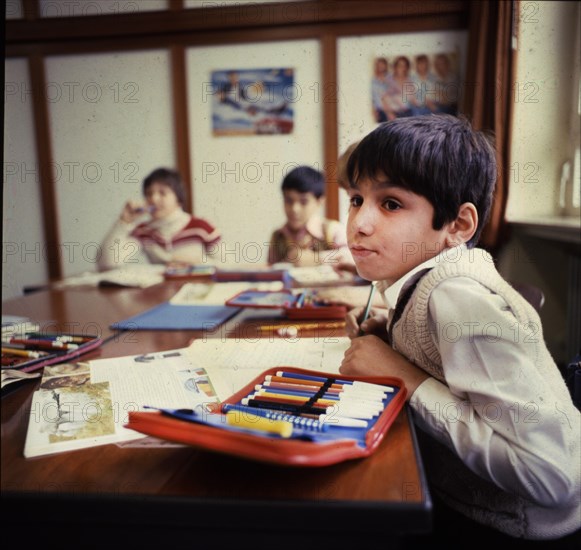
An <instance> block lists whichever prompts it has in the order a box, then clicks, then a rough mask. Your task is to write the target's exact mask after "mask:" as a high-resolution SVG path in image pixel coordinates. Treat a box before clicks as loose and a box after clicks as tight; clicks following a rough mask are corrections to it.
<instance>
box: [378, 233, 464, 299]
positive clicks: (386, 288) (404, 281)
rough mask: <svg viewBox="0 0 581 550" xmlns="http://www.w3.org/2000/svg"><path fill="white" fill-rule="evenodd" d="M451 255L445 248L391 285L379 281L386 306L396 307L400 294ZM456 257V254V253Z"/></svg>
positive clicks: (379, 287) (379, 288) (461, 246)
mask: <svg viewBox="0 0 581 550" xmlns="http://www.w3.org/2000/svg"><path fill="white" fill-rule="evenodd" d="M460 248H461V249H466V245H464V244H463V245H460ZM459 252H460V253H462V252H464V250H460V251H459ZM448 256H449V252H448V249H445V250H443V251H442V252H440V253H439V254H438V255H436V256H434V257H433V258H430V259H429V260H426V261H425V262H422V263H421V264H419V265H417V266H416V267H414V268H413V269H412V270H411V271H408V272H407V273H406V274H405V275H404V276H403V277H401V279H398V280H397V281H396V282H395V283H393V284H392V285H390V284H389V283H388V282H387V281H385V280H382V281H377V283H376V286H377V290H378V291H379V293H380V294H381V297H382V298H383V303H384V304H385V307H386V308H387V309H389V310H392V309H394V308H395V306H396V304H397V301H398V299H399V296H400V294H401V293H402V292H403V291H404V290H406V289H407V288H409V287H410V286H411V285H413V284H414V283H415V282H416V281H417V280H418V279H419V278H420V277H421V276H422V275H424V273H426V272H427V271H429V270H430V269H432V267H434V266H436V265H437V264H438V263H443V262H445V261H446V259H447V257H448ZM454 256H455V257H456V255H454Z"/></svg>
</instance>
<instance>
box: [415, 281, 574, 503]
mask: <svg viewBox="0 0 581 550" xmlns="http://www.w3.org/2000/svg"><path fill="white" fill-rule="evenodd" d="M533 315H534V314H533ZM429 322H430V331H431V334H432V337H433V339H434V342H435V343H436V345H437V348H438V351H439V354H440V356H441V359H442V365H443V370H444V375H445V378H446V383H447V385H446V384H443V383H440V382H438V381H437V380H435V379H430V380H428V381H426V382H425V384H422V385H421V386H420V387H418V389H417V391H416V392H415V394H414V395H412V398H411V400H410V404H411V406H412V408H413V409H414V411H415V412H416V413H417V414H416V417H417V420H418V423H419V425H420V426H421V427H422V428H423V429H424V430H426V431H428V433H430V434H431V435H432V436H433V437H435V438H436V439H437V440H439V441H440V442H442V443H444V444H446V445H447V446H448V447H450V448H451V449H452V450H454V451H455V452H456V454H458V456H459V457H460V458H461V459H462V460H463V462H464V463H465V464H466V465H467V466H468V467H469V468H470V469H472V470H473V471H474V472H476V473H477V474H478V475H480V476H481V477H483V478H485V479H488V480H489V481H491V482H493V483H495V484H496V485H498V486H499V487H501V488H502V489H504V490H506V491H507V492H510V493H513V494H519V495H521V496H523V497H524V498H527V499H529V500H531V501H534V502H536V503H538V504H540V505H543V506H550V507H558V506H566V505H571V503H572V502H573V501H574V499H575V498H578V495H579V490H580V488H579V469H580V459H579V433H580V415H579V411H577V409H575V407H574V406H573V405H572V402H571V399H570V397H569V395H568V392H567V389H566V387H565V385H564V383H563V381H562V378H561V375H560V373H559V371H558V368H557V366H556V365H555V364H554V362H553V361H552V359H551V358H550V355H549V354H548V352H546V350H544V343H543V341H542V331H541V330H540V320H538V316H537V317H536V321H535V323H538V325H536V326H531V325H532V324H531V323H529V324H528V325H527V324H526V323H525V324H523V323H519V321H518V320H517V318H516V317H515V315H514V314H513V312H512V311H511V310H510V308H509V306H508V304H507V303H506V301H505V300H504V299H503V298H502V297H500V296H499V295H497V294H493V293H491V292H489V291H488V290H487V289H486V288H484V287H483V286H482V285H480V284H479V283H477V282H476V281H474V280H471V279H467V278H456V279H455V280H454V281H451V280H448V281H445V282H443V283H441V284H440V285H439V286H438V287H437V288H436V289H435V290H434V291H433V292H432V294H431V297H430V302H429ZM531 329H536V330H537V332H535V330H531ZM537 340H538V341H537ZM539 349H540V350H541V353H540V354H539V355H538V357H537V351H538V350H539ZM543 360H544V361H545V364H543V365H540V366H539V365H538V364H536V363H535V362H536V361H537V362H538V361H543Z"/></svg>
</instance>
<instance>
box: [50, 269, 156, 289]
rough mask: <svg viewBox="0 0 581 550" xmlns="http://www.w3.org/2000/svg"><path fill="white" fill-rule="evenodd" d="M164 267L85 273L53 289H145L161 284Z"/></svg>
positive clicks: (56, 285)
mask: <svg viewBox="0 0 581 550" xmlns="http://www.w3.org/2000/svg"><path fill="white" fill-rule="evenodd" d="M164 269H165V267H164V266H163V265H161V264H159V265H156V264H151V265H138V264H136V265H132V266H123V267H120V268H118V269H111V270H109V271H101V272H86V273H82V274H80V275H74V276H72V277H67V278H66V279H63V280H62V281H58V282H57V283H54V287H55V288H69V287H82V286H89V287H95V286H120V287H130V288H147V287H149V286H153V285H156V284H158V283H161V282H163V281H164V280H165V279H164V276H163V273H164Z"/></svg>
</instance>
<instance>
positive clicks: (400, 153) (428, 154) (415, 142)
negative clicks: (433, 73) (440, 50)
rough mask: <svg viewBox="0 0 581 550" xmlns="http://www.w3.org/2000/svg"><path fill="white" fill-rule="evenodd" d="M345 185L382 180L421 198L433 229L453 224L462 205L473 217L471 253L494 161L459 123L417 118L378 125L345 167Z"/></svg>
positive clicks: (487, 147) (487, 202)
mask: <svg viewBox="0 0 581 550" xmlns="http://www.w3.org/2000/svg"><path fill="white" fill-rule="evenodd" d="M347 174H348V177H349V184H350V186H351V187H354V186H355V185H356V184H357V182H358V181H359V180H362V179H370V180H372V181H381V180H382V179H383V177H384V176H386V177H387V179H388V181H389V182H390V183H392V184H394V185H398V186H401V187H403V188H405V189H408V190H409V191H412V192H413V193H416V194H418V195H422V196H423V197H425V198H426V199H427V200H428V201H429V202H430V203H431V204H432V206H433V207H434V219H433V220H432V227H433V229H436V230H438V229H441V228H442V227H443V226H444V224H445V223H447V222H450V221H453V220H454V219H456V216H457V215H458V209H459V207H460V205H461V204H462V203H465V202H471V203H472V204H474V206H475V207H476V210H477V211H478V226H477V228H476V232H475V233H474V235H473V237H472V238H471V239H470V240H469V241H468V243H466V244H467V245H468V246H469V247H473V246H474V245H475V244H476V243H477V242H478V239H479V238H480V234H481V232H482V228H483V227H484V224H485V223H486V221H487V220H488V215H489V213H490V207H491V204H492V197H493V193H494V186H495V184H496V155H495V151H494V148H493V146H492V145H491V143H490V141H489V140H488V138H487V137H486V136H485V135H484V134H483V133H482V132H477V131H475V130H474V129H473V128H472V126H471V125H470V123H469V122H468V120H467V119H465V118H464V117H454V116H452V115H422V116H415V117H405V118H397V119H395V120H392V121H389V122H385V123H383V124H380V125H379V126H378V127H377V128H376V129H375V130H373V131H372V132H371V133H370V134H368V135H367V136H365V137H364V138H363V139H362V140H361V142H360V143H359V145H358V146H357V148H356V149H355V151H353V153H351V156H350V157H349V162H348V164H347Z"/></svg>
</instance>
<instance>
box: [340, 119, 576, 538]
mask: <svg viewBox="0 0 581 550" xmlns="http://www.w3.org/2000/svg"><path fill="white" fill-rule="evenodd" d="M348 173H349V181H350V182H351V188H350V190H349V196H350V202H351V206H350V211H349V220H348V224H347V226H348V229H347V233H348V241H349V247H350V249H351V252H352V254H353V257H354V260H355V264H356V266H357V270H358V272H359V274H360V275H361V276H362V277H363V278H365V279H368V280H373V281H377V282H376V285H377V290H378V291H379V293H380V294H381V295H382V296H383V299H384V304H385V309H378V308H374V309H372V312H371V315H370V317H369V319H368V320H367V321H365V322H363V323H362V324H361V327H359V321H358V319H359V318H360V315H361V308H359V309H357V310H354V311H352V312H350V313H349V314H348V316H347V331H348V334H349V336H350V337H351V338H352V341H351V346H350V348H349V349H348V350H347V351H346V352H345V356H344V359H343V362H342V365H341V367H340V372H341V373H343V374H345V375H358V376H370V375H373V376H396V377H399V378H401V379H402V380H403V381H404V383H405V386H406V388H407V390H408V395H407V399H408V401H409V405H410V407H411V410H412V411H413V416H414V421H415V423H416V424H417V425H418V427H419V428H420V430H418V436H419V440H420V444H421V445H420V446H421V450H422V459H423V461H424V462H425V466H426V472H427V477H428V481H429V483H430V487H431V489H432V492H433V494H434V496H436V497H437V498H436V504H437V505H438V502H439V506H440V507H442V506H443V505H442V502H444V503H445V504H446V505H447V506H448V507H449V508H447V507H446V506H443V508H440V509H444V510H446V509H448V510H449V509H450V508H452V509H453V510H455V511H456V512H459V517H460V518H462V516H465V517H464V519H463V520H462V521H463V522H467V523H468V524H469V528H468V529H467V531H466V532H467V533H472V534H473V536H474V538H475V539H478V537H479V535H480V534H481V533H482V532H485V533H486V534H488V535H490V536H491V540H504V539H508V540H509V543H510V544H513V543H514V542H515V541H514V539H512V538H509V537H507V536H506V535H510V537H514V538H522V539H557V538H561V537H565V536H566V535H569V537H565V538H567V539H569V538H570V536H575V534H573V535H571V534H572V533H574V532H575V531H576V530H578V529H579V528H580V524H581V502H580V500H581V499H580V495H581V486H580V475H581V456H580V437H579V434H580V433H581V422H580V413H579V411H578V410H577V409H576V408H575V406H574V404H573V402H572V399H571V396H570V394H569V392H568V390H567V387H566V385H565V382H564V380H563V377H562V375H561V373H560V371H559V369H558V367H557V365H556V364H555V361H554V360H553V358H552V357H551V355H550V353H549V351H548V349H547V347H546V345H545V342H544V340H543V333H542V327H541V320H540V318H539V316H538V314H537V312H536V310H535V309H534V308H533V307H532V306H531V305H530V304H529V303H528V302H527V301H526V300H525V299H524V298H523V297H522V296H521V295H520V294H519V293H518V292H517V291H516V290H514V289H513V288H512V287H511V286H510V285H509V284H508V283H507V282H506V281H505V280H504V279H503V278H502V277H501V275H500V274H499V273H498V272H497V270H496V267H495V265H494V262H493V259H492V257H491V256H490V255H489V254H488V253H487V252H485V251H484V250H482V249H479V248H474V247H475V245H476V243H477V242H478V238H479V236H480V233H481V231H482V227H483V225H484V223H485V222H486V219H487V216H488V214H489V210H490V206H491V203H492V196H493V191H494V184H495V181H496V162H495V152H494V150H493V148H492V146H491V145H490V144H489V142H488V140H487V139H486V138H485V137H484V135H482V134H481V133H479V132H476V131H474V130H473V129H472V128H471V126H470V124H469V123H468V122H467V121H466V120H464V119H460V118H455V117H453V116H450V115H425V116H418V117H410V118H400V119H395V120H393V121H391V122H387V123H385V124H382V125H380V126H379V127H377V128H376V129H375V130H374V131H373V132H371V133H370V134H369V135H367V136H366V137H365V138H364V139H363V140H362V141H361V143H360V144H359V146H358V147H357V148H356V149H355V151H354V152H353V153H352V154H351V157H350V159H349V164H348ZM359 328H361V329H362V330H363V331H364V332H365V333H366V335H364V336H361V337H359V338H356V337H355V336H356V335H357V333H358V331H359ZM438 499H440V501H438ZM435 511H436V512H437V511H438V507H436V509H435ZM450 513H453V512H450ZM435 517H436V518H437V517H438V516H437V514H436V516H435ZM466 517H468V518H471V520H474V521H469V520H467V519H466ZM483 526H487V528H484V527H483ZM435 528H436V529H437V528H438V522H436V524H435ZM460 528H461V527H460V526H459V525H458V524H457V523H456V524H453V526H452V529H454V531H455V532H456V533H459V532H460V531H459V529H460ZM478 529H480V531H478ZM495 537H496V539H495ZM503 537H504V539H503ZM462 540H463V541H464V544H465V543H466V542H465V541H466V539H462ZM517 546H518V545H517ZM512 547H514V545H513V546H512Z"/></svg>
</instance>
